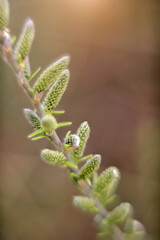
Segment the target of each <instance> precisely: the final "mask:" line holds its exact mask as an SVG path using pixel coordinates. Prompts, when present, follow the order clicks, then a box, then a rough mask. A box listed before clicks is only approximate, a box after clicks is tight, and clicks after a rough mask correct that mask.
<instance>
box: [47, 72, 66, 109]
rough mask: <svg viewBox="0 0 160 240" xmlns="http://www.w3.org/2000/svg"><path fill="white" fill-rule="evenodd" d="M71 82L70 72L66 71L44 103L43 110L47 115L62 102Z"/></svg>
mask: <svg viewBox="0 0 160 240" xmlns="http://www.w3.org/2000/svg"><path fill="white" fill-rule="evenodd" d="M68 81H69V71H68V70H65V71H64V72H63V73H62V75H61V76H60V77H59V78H58V79H57V81H56V82H55V84H54V85H53V86H52V87H51V89H50V91H49V92H48V94H47V96H46V98H45V100H44V102H43V108H44V110H45V112H46V113H49V112H51V111H52V110H53V109H54V108H55V107H56V106H57V105H58V103H59V101H60V100H61V97H62V95H63V94H64V92H65V90H66V88H67V85H68Z"/></svg>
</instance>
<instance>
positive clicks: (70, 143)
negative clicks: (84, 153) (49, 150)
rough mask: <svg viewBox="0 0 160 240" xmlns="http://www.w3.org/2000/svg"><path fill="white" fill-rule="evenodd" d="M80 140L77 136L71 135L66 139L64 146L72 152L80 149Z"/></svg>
mask: <svg viewBox="0 0 160 240" xmlns="http://www.w3.org/2000/svg"><path fill="white" fill-rule="evenodd" d="M79 144H80V138H79V137H78V136H77V135H76V134H71V135H69V136H68V137H66V138H65V141H64V145H65V148H66V150H67V149H68V150H71V149H74V148H77V147H79Z"/></svg>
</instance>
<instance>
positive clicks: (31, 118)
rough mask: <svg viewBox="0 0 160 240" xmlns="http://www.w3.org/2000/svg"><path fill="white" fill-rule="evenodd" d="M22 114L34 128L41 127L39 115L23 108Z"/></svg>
mask: <svg viewBox="0 0 160 240" xmlns="http://www.w3.org/2000/svg"><path fill="white" fill-rule="evenodd" d="M24 115H25V117H26V119H27V121H28V122H29V124H30V125H31V126H32V127H33V128H36V129H40V128H41V123H40V118H39V116H38V115H37V114H36V113H35V112H34V111H32V110H30V109H27V108H25V109H24Z"/></svg>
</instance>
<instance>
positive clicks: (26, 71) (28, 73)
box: [24, 56, 31, 80]
mask: <svg viewBox="0 0 160 240" xmlns="http://www.w3.org/2000/svg"><path fill="white" fill-rule="evenodd" d="M24 76H25V77H26V78H27V80H28V79H29V78H30V76H31V67H30V63H29V57H28V56H27V57H26V61H25V67H24Z"/></svg>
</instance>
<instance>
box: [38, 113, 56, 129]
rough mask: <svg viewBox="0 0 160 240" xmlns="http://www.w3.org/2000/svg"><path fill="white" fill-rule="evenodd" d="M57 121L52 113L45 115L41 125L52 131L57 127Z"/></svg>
mask: <svg viewBox="0 0 160 240" xmlns="http://www.w3.org/2000/svg"><path fill="white" fill-rule="evenodd" d="M57 125H58V123H57V121H56V119H55V117H53V116H52V115H45V116H44V117H43V118H42V120H41V127H42V128H43V129H44V130H45V131H46V132H51V131H53V130H55V129H56V128H57Z"/></svg>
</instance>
